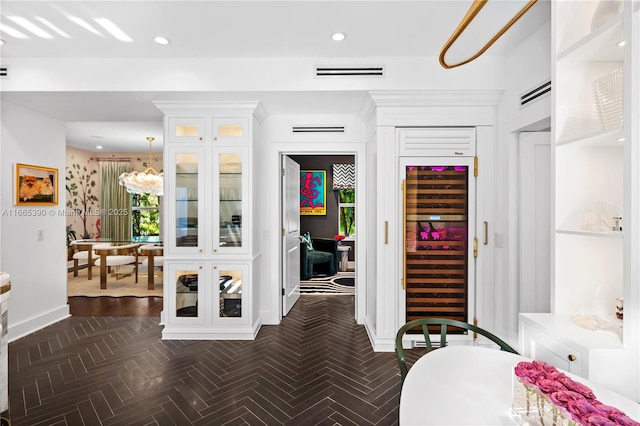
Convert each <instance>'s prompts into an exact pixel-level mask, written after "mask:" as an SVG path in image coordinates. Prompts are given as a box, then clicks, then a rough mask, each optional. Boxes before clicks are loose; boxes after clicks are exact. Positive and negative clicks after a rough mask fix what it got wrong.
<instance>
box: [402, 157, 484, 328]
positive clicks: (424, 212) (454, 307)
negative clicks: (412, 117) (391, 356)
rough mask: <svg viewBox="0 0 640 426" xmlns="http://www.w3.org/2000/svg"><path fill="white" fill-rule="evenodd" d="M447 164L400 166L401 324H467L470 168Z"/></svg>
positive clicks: (471, 196)
mask: <svg viewBox="0 0 640 426" xmlns="http://www.w3.org/2000/svg"><path fill="white" fill-rule="evenodd" d="M461 160H464V159H461ZM409 161H411V160H409ZM449 161H450V160H449ZM471 161H472V159H471ZM448 163H449V162H448V161H445V162H443V163H439V164H433V165H424V164H417V165H414V164H410V165H406V166H404V174H405V181H404V191H403V192H404V200H403V204H404V206H403V211H404V222H405V226H404V277H403V280H404V283H403V286H404V288H405V314H406V321H411V320H414V319H418V318H428V317H444V318H450V319H455V320H458V321H464V322H467V321H468V320H469V318H470V312H469V310H470V308H469V306H470V304H471V303H472V302H473V299H472V295H473V286H472V282H473V278H474V277H473V269H472V266H473V257H472V256H473V248H472V247H473V241H474V238H473V237H474V236H475V227H474V226H473V223H474V218H473V211H475V196H474V186H475V185H471V184H470V179H471V177H473V166H472V165H469V164H464V163H463V162H459V163H457V164H448Z"/></svg>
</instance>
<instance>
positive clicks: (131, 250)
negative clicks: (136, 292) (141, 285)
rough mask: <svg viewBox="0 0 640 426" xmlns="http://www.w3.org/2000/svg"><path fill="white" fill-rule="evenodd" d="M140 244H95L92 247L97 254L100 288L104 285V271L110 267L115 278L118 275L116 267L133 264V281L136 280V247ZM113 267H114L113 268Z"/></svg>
mask: <svg viewBox="0 0 640 426" xmlns="http://www.w3.org/2000/svg"><path fill="white" fill-rule="evenodd" d="M139 246H140V244H121V245H115V244H96V245H95V246H94V247H93V250H94V252H95V253H96V254H97V255H99V258H98V260H96V265H97V266H100V288H107V287H106V279H107V277H106V271H107V268H109V269H111V273H112V274H115V276H116V279H118V278H119V277H120V275H125V274H119V273H118V271H117V269H119V268H120V267H121V266H124V265H133V272H134V274H135V280H136V281H135V282H136V283H137V282H138V247H139ZM103 262H105V264H104V266H103ZM114 268H115V269H114Z"/></svg>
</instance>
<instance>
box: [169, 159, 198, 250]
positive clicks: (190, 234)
mask: <svg viewBox="0 0 640 426" xmlns="http://www.w3.org/2000/svg"><path fill="white" fill-rule="evenodd" d="M169 152H170V158H171V161H172V164H170V169H171V174H172V175H173V176H171V177H172V178H173V179H172V180H173V181H174V182H175V183H174V188H172V190H171V191H172V193H171V197H172V198H173V199H172V200H169V201H170V202H169V204H168V209H169V220H171V221H173V223H174V224H175V228H173V227H169V229H173V231H172V232H171V233H170V235H169V236H168V237H169V246H170V248H171V249H175V251H176V252H182V253H199V252H202V247H203V241H202V236H203V233H202V232H200V231H201V230H202V227H203V226H204V224H203V223H201V219H200V218H202V217H203V215H202V213H203V210H204V203H203V200H202V198H203V197H202V194H203V183H204V182H203V176H204V170H203V164H202V160H201V158H202V154H201V153H202V150H198V149H197V148H195V149H193V150H190V151H188V152H186V151H181V150H173V149H172V150H170V151H169Z"/></svg>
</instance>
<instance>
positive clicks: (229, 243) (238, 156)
mask: <svg viewBox="0 0 640 426" xmlns="http://www.w3.org/2000/svg"><path fill="white" fill-rule="evenodd" d="M245 154H246V151H245V150H243V149H239V150H238V151H235V152H231V151H228V150H225V151H223V152H217V155H216V156H215V158H216V161H217V163H218V164H217V165H218V176H217V177H218V188H217V189H218V200H219V203H218V205H219V209H218V218H219V226H218V236H217V242H218V247H214V250H213V251H214V253H216V252H218V253H224V252H246V251H247V247H246V240H245V231H244V228H243V226H242V225H243V216H244V214H243V213H244V212H245V211H246V205H247V198H248V197H247V188H248V186H247V183H248V174H247V171H246V170H245V158H246V155H245ZM214 240H215V239H214Z"/></svg>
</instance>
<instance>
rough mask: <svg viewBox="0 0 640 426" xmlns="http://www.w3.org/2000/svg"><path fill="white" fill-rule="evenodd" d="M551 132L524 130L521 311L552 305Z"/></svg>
mask: <svg viewBox="0 0 640 426" xmlns="http://www.w3.org/2000/svg"><path fill="white" fill-rule="evenodd" d="M550 141H551V134H550V132H522V133H520V135H519V148H520V164H519V170H520V174H519V176H520V179H519V182H520V188H519V193H520V201H519V211H520V212H519V220H520V226H519V228H520V262H519V263H520V312H550V309H551V294H550V291H551V273H550V261H551V256H550V252H549V247H551V241H550V239H551V229H550V227H551V204H550V203H551V165H550V162H551V157H550Z"/></svg>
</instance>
